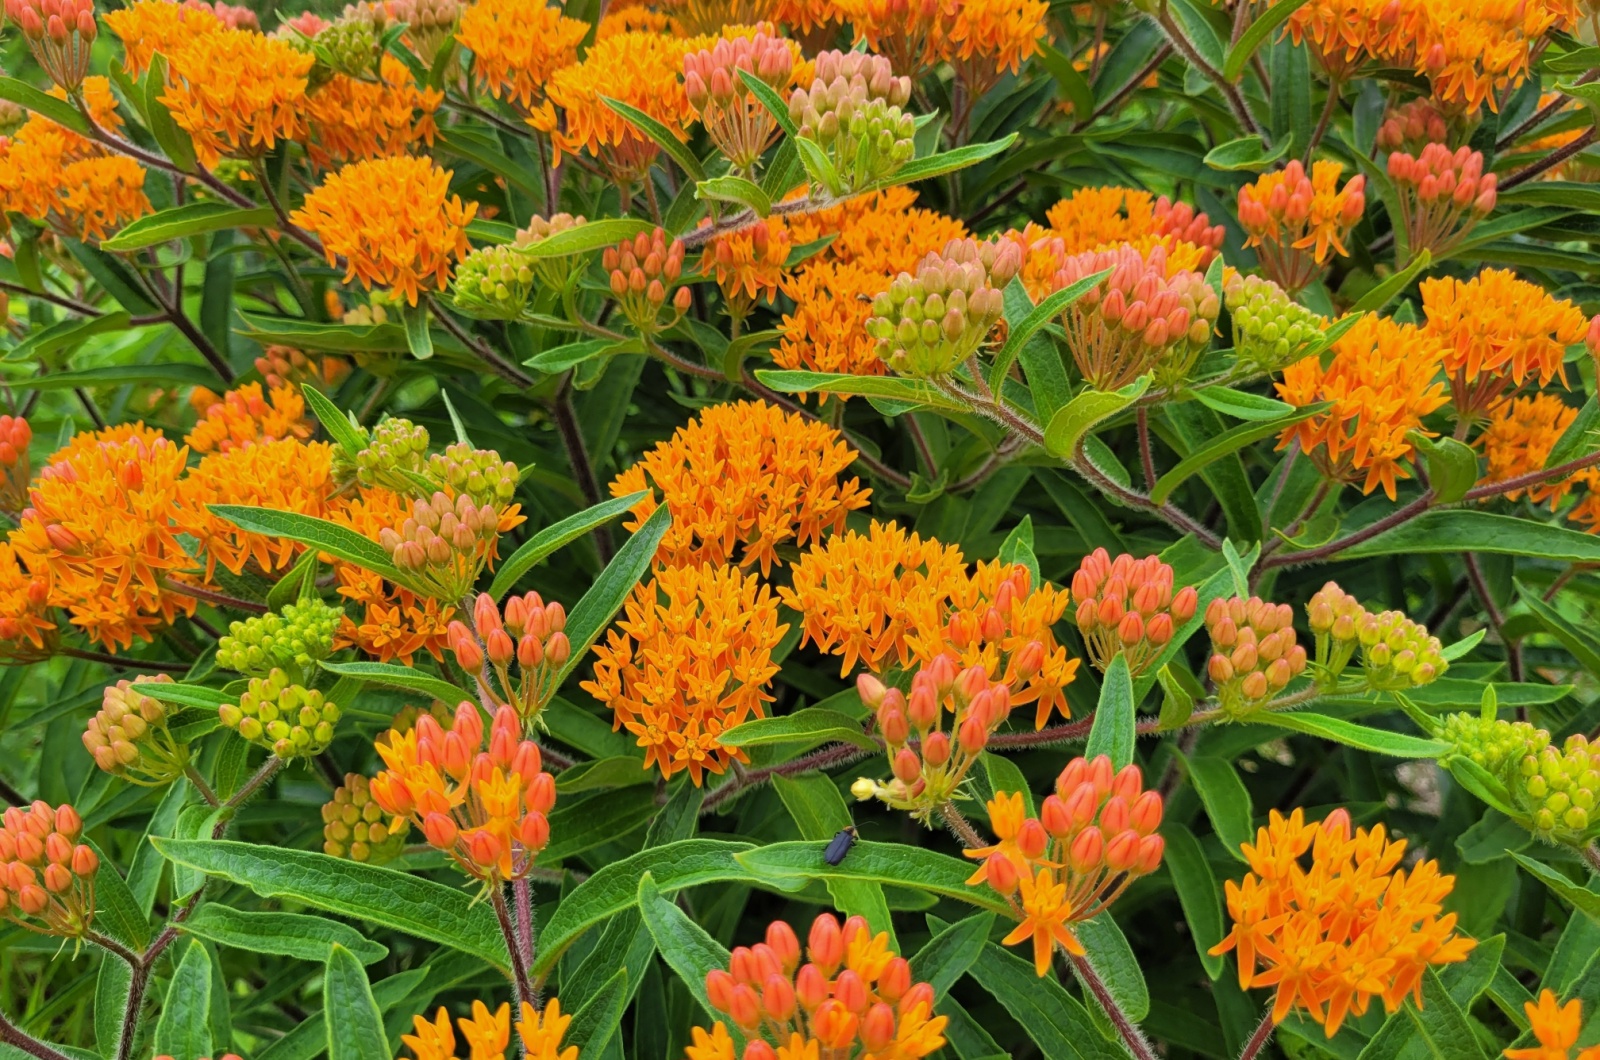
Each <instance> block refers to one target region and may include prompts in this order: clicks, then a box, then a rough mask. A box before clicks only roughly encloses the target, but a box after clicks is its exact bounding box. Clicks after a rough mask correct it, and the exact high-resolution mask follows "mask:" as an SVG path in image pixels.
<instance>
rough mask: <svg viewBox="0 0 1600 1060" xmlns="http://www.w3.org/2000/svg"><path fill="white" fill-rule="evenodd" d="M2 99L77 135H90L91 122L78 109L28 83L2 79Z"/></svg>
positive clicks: (14, 79) (8, 78)
mask: <svg viewBox="0 0 1600 1060" xmlns="http://www.w3.org/2000/svg"><path fill="white" fill-rule="evenodd" d="M0 99H5V100H10V101H11V102H12V103H15V104H16V105H17V106H19V107H21V108H23V109H24V110H31V111H33V112H34V113H35V114H37V115H39V116H40V117H43V118H48V119H49V120H50V121H53V122H55V123H56V124H57V125H61V126H64V127H66V128H68V129H71V130H72V131H73V132H75V133H82V134H83V135H84V136H88V135H89V120H88V119H87V118H85V117H84V116H83V115H82V114H81V113H79V112H78V108H77V107H74V106H73V105H72V104H71V103H68V102H67V101H66V100H64V99H57V98H56V97H55V96H52V95H50V94H49V93H48V92H42V91H40V90H39V89H37V88H34V87H33V86H32V85H30V84H28V83H27V82H26V81H18V80H17V79H16V78H14V77H0Z"/></svg>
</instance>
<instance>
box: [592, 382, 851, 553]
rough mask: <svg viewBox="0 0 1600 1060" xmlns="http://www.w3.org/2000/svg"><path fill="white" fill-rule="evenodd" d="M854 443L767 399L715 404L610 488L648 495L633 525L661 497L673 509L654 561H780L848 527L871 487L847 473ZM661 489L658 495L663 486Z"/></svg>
mask: <svg viewBox="0 0 1600 1060" xmlns="http://www.w3.org/2000/svg"><path fill="white" fill-rule="evenodd" d="M855 458H856V453H855V450H853V449H851V448H850V447H849V446H848V445H847V444H845V443H844V442H843V441H842V440H840V438H839V432H837V431H835V430H834V429H833V428H831V427H829V426H828V425H827V424H824V423H820V422H818V421H815V420H806V419H804V418H802V417H801V416H800V415H798V414H796V413H789V412H785V411H784V410H783V409H780V408H778V407H777V406H775V405H768V404H766V403H765V402H760V401H739V402H732V403H729V404H724V405H713V406H711V407H709V408H706V409H704V410H702V411H701V413H700V414H699V415H698V416H696V417H695V418H694V419H692V420H690V421H689V423H688V424H686V425H685V426H683V427H680V428H678V430H677V431H676V432H674V433H673V435H672V437H671V438H670V439H669V440H667V441H665V442H662V443H660V444H659V445H657V446H656V447H655V448H654V449H652V450H651V451H650V452H648V453H646V454H645V455H644V456H643V457H642V458H641V459H640V460H638V461H637V462H636V463H634V464H633V466H631V467H629V468H628V469H627V470H626V471H624V472H623V473H622V474H620V475H618V476H617V478H616V479H615V480H614V481H613V482H612V483H611V495H612V496H614V497H623V496H627V495H628V494H630V493H635V492H638V491H640V490H648V491H649V495H648V496H646V497H645V498H644V499H643V500H641V501H640V502H639V503H638V504H637V505H635V506H634V508H633V509H632V511H633V521H632V522H630V523H628V524H627V526H628V528H629V529H633V530H636V529H638V528H639V527H640V526H642V525H644V521H645V520H646V519H648V518H649V517H650V514H651V513H652V512H654V511H655V510H656V508H657V506H658V505H659V504H662V503H665V504H666V506H667V508H668V510H670V511H671V513H672V526H671V527H670V528H669V529H668V530H667V533H666V536H665V537H663V538H662V540H661V548H660V551H659V552H658V553H657V557H656V558H657V561H658V562H660V563H664V564H668V565H671V566H685V565H696V564H701V563H713V564H723V563H731V562H733V561H734V559H735V556H736V555H737V556H738V562H739V563H740V564H741V565H749V564H752V563H760V564H761V572H762V573H763V574H767V573H769V572H770V571H771V569H772V566H773V564H775V563H777V564H781V563H782V562H783V560H782V558H781V557H780V556H779V555H778V549H779V547H780V546H790V545H797V546H801V547H804V546H805V545H807V544H811V543H813V542H818V541H821V540H822V537H823V535H824V534H825V533H826V532H829V531H833V532H838V531H840V530H842V529H844V522H845V517H846V516H847V515H848V514H849V513H850V512H852V511H854V510H856V509H857V508H862V507H865V506H866V504H867V500H868V498H869V497H870V496H871V493H872V491H871V490H869V489H864V488H862V486H861V484H860V480H859V479H856V478H850V479H847V480H845V481H843V482H841V481H840V478H841V476H842V475H843V473H844V471H845V469H847V468H848V467H849V466H850V464H851V463H852V462H853V461H854V460H855ZM657 491H659V499H658V493H657Z"/></svg>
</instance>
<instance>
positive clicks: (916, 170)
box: [873, 133, 1017, 188]
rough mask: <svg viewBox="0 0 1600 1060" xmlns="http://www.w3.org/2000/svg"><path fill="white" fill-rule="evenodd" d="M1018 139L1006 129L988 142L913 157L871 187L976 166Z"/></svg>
mask: <svg viewBox="0 0 1600 1060" xmlns="http://www.w3.org/2000/svg"><path fill="white" fill-rule="evenodd" d="M1016 140H1017V134H1016V133H1008V134H1007V135H1005V136H1003V137H1001V138H1000V139H998V140H990V141H989V142H988V143H982V144H967V145H966V146H965V147H958V148H956V149H955V150H953V151H943V152H940V153H939V154H936V155H929V156H928V157H927V158H914V159H912V160H911V161H910V162H907V163H906V164H905V165H904V166H902V167H901V168H900V169H898V170H896V171H895V172H894V173H892V174H890V175H889V176H888V177H886V178H884V179H883V180H880V181H878V182H877V183H876V184H875V185H873V187H875V188H890V187H894V186H895V185H896V184H910V183H913V182H914V181H918V180H927V179H928V178H929V177H939V176H943V175H944V174H946V173H954V172H955V171H956V170H958V169H966V168H967V167H968V166H975V165H977V164H978V163H979V162H982V161H983V160H984V159H986V158H993V157H994V156H995V155H997V154H999V153H1000V152H1002V151H1004V150H1005V149H1006V148H1008V147H1010V146H1011V145H1012V144H1013V143H1015V142H1016Z"/></svg>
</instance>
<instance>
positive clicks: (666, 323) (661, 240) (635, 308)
mask: <svg viewBox="0 0 1600 1060" xmlns="http://www.w3.org/2000/svg"><path fill="white" fill-rule="evenodd" d="M683 255H684V247H683V240H681V239H674V240H672V241H671V242H668V240H667V234H666V232H665V230H663V229H661V228H657V229H655V230H654V231H653V232H649V233H645V232H640V233H639V234H638V235H637V236H635V237H634V238H632V239H624V240H623V241H622V242H621V243H618V244H617V245H616V246H614V247H607V248H606V249H605V251H604V252H603V253H602V254H601V256H600V265H601V267H602V268H604V269H605V270H606V272H607V273H609V274H610V279H611V294H612V297H614V298H615V299H616V301H617V308H618V309H619V310H620V311H621V312H622V315H623V317H624V318H626V319H627V321H628V323H630V324H632V325H633V327H634V329H635V330H636V331H638V332H639V334H641V335H644V336H646V337H648V336H652V335H656V334H659V333H660V332H663V331H665V330H667V329H668V328H670V327H672V326H673V325H674V324H676V323H677V322H678V321H679V320H682V319H683V314H685V313H686V312H688V311H689V306H690V305H691V304H692V300H693V295H692V293H691V292H690V290H689V288H688V287H687V286H680V285H679V284H680V281H681V279H682V277H683ZM674 288H676V291H675V292H674V293H672V295H671V305H670V307H669V305H668V292H670V291H673V289H674Z"/></svg>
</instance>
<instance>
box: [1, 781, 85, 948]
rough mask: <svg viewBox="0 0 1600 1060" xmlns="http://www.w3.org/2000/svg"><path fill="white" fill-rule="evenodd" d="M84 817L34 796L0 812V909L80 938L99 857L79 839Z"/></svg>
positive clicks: (14, 919) (43, 930) (30, 925)
mask: <svg viewBox="0 0 1600 1060" xmlns="http://www.w3.org/2000/svg"><path fill="white" fill-rule="evenodd" d="M82 834H83V818H81V817H79V816H78V811H77V810H75V809H73V808H72V807H71V806H69V805H68V804H66V803H62V804H61V805H60V806H51V805H50V804H49V803H47V802H44V801H35V802H34V803H32V804H30V805H29V806H28V807H26V808H23V807H20V806H11V807H8V808H7V809H6V811H5V813H4V815H0V915H4V916H5V918H6V919H7V920H9V921H11V923H13V924H15V925H17V926H18V927H22V928H26V929H27V930H29V931H34V932H38V933H39V934H44V935H59V936H61V937H64V938H81V937H82V936H83V935H85V934H87V933H88V932H89V930H90V928H91V927H92V926H93V925H94V914H95V907H94V877H95V873H96V872H98V871H99V868H100V858H99V857H98V856H97V855H96V854H95V852H94V850H93V849H92V848H91V847H89V846H88V845H87V844H85V843H80V842H78V840H79V839H80V838H81V837H82Z"/></svg>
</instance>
